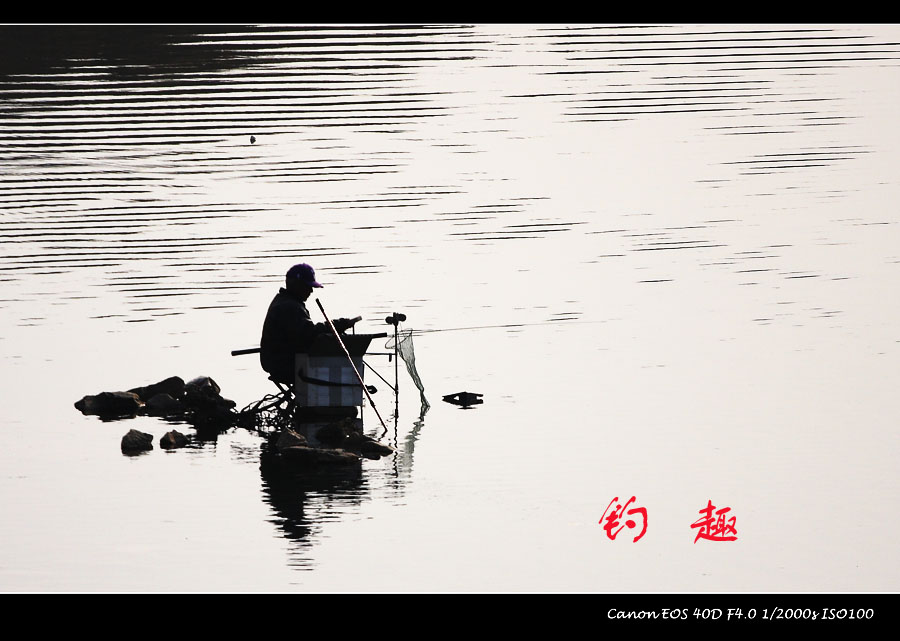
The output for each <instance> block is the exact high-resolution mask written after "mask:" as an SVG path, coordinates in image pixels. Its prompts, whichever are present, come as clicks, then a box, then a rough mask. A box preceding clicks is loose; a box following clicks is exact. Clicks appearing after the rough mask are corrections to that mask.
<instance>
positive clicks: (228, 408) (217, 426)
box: [183, 376, 239, 430]
mask: <svg viewBox="0 0 900 641" xmlns="http://www.w3.org/2000/svg"><path fill="white" fill-rule="evenodd" d="M220 392H221V388H220V387H219V386H218V385H217V384H216V382H215V381H214V380H213V379H211V378H209V377H208V376H201V377H199V378H195V379H194V380H192V381H190V382H188V383H186V384H185V387H184V400H183V403H184V406H185V412H186V413H187V414H188V420H190V422H191V424H193V425H194V426H195V427H197V428H198V429H214V430H223V429H227V428H229V427H231V426H232V425H235V424H236V423H237V422H238V417H239V415H238V413H237V412H235V411H234V408H235V406H236V405H237V403H235V402H234V401H232V400H229V399H227V398H222V396H221V395H220Z"/></svg>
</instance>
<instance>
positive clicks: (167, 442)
mask: <svg viewBox="0 0 900 641" xmlns="http://www.w3.org/2000/svg"><path fill="white" fill-rule="evenodd" d="M187 444H188V440H187V436H185V435H184V434H182V433H181V432H179V431H178V430H172V431H171V432H166V433H165V434H163V436H162V438H161V439H159V446H160V447H161V448H163V449H164V450H173V449H175V448H177V447H184V446H185V445H187Z"/></svg>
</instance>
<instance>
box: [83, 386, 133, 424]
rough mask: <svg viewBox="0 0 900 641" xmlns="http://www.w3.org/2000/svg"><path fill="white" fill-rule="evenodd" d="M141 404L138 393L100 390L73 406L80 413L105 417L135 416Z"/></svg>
mask: <svg viewBox="0 0 900 641" xmlns="http://www.w3.org/2000/svg"><path fill="white" fill-rule="evenodd" d="M143 406H144V404H143V403H142V402H141V399H140V398H139V397H138V395H137V394H133V393H131V392H101V393H100V394H97V395H96V396H85V397H84V398H82V399H81V400H80V401H78V402H76V403H75V408H76V409H77V410H79V411H80V412H81V413H82V414H95V415H97V416H101V417H106V418H112V417H126V416H136V415H137V413H138V412H139V411H140V409H141V408H142V407H143Z"/></svg>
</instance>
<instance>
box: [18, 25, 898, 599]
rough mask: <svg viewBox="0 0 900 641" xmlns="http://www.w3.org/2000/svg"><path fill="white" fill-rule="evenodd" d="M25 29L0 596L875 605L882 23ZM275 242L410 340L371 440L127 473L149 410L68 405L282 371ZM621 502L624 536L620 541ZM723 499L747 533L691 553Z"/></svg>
mask: <svg viewBox="0 0 900 641" xmlns="http://www.w3.org/2000/svg"><path fill="white" fill-rule="evenodd" d="M22 29H25V28H24V27H6V28H4V30H3V38H4V40H5V41H4V51H8V50H9V49H10V48H12V50H13V51H15V52H18V53H19V54H20V56H19V58H16V57H12V58H11V57H10V55H11V54H8V55H6V56H5V58H4V60H5V62H4V63H3V67H2V68H0V71H3V72H4V73H5V75H4V76H2V78H0V168H2V170H0V181H2V192H0V216H2V218H0V236H2V239H3V243H2V250H0V256H2V264H0V281H2V284H3V290H2V292H3V293H2V296H0V299H2V308H0V309H2V311H0V314H2V316H0V323H2V327H3V330H4V331H3V332H2V334H0V362H2V364H3V384H4V385H3V387H4V394H3V410H2V415H0V416H2V419H3V420H2V429H3V440H4V446H3V448H2V453H0V463H2V470H3V474H2V477H0V479H2V480H0V505H2V507H3V513H4V519H3V520H2V523H0V542H2V545H0V588H2V589H3V590H6V591H96V590H100V591H182V590H189V591H194V590H198V591H219V590H225V591H257V590H262V591H294V590H303V591H338V592H344V591H352V592H359V591H364V592H369V591H382V590H391V591H495V590H496V591H540V592H543V591H592V592H593V591H598V592H608V591H711V590H725V591H895V590H897V589H898V572H897V565H898V564H897V560H898V559H897V551H896V546H895V545H894V544H893V541H892V537H891V535H890V533H891V532H892V530H893V527H894V526H895V525H897V519H896V516H895V514H894V509H893V508H894V507H895V506H896V505H897V503H898V484H897V472H896V461H897V454H898V436H897V431H896V422H897V416H898V401H897V395H896V393H895V390H896V388H897V383H898V368H897V362H898V361H897V356H898V344H897V343H898V340H900V338H898V334H897V327H898V320H900V317H898V316H900V307H898V303H897V302H896V299H895V298H894V296H893V294H892V293H891V292H892V291H893V290H892V285H891V283H894V282H895V281H896V277H897V270H898V266H900V249H898V247H900V244H898V240H900V238H898V227H897V223H898V220H900V217H898V214H897V207H896V202H897V201H898V195H900V194H898V186H900V184H898V181H897V177H896V168H897V167H898V166H900V165H898V150H900V145H898V143H900V128H898V127H897V126H896V122H895V121H896V113H897V108H898V103H900V100H898V98H900V96H898V92H900V82H898V80H900V77H898V76H900V70H898V60H900V27H898V26H896V25H821V24H817V25H798V26H793V25H768V26H767V25H760V26H756V25H744V24H741V25H724V26H720V25H709V24H704V25H699V26H692V25H671V26H650V25H643V26H611V25H608V26H588V25H576V26H572V27H567V26H565V25H510V26H504V25H474V26H452V25H438V26H428V27H413V26H403V27H377V26H368V27H361V26H351V27H345V28H335V27H332V28H321V27H318V28H317V27H303V28H301V27H290V26H284V27H259V28H251V27H246V28H244V27H215V28H214V27H187V28H186V27H182V28H177V29H173V28H170V29H168V30H167V29H165V28H158V29H157V31H163V32H166V31H170V32H171V35H170V36H164V37H154V38H138V37H136V36H134V35H128V36H125V37H120V38H119V40H122V41H124V44H123V42H118V43H116V42H113V41H112V40H111V38H110V34H111V33H112V34H113V35H118V36H122V34H123V33H124V32H123V31H121V29H123V28H122V27H119V28H106V29H105V31H104V30H98V31H96V32H94V33H93V35H89V36H86V37H81V36H79V37H78V38H76V37H75V35H74V33H75V32H72V31H63V32H52V33H51V34H50V35H49V36H47V38H46V39H45V40H41V39H40V36H41V33H38V34H30V35H29V38H28V39H29V42H30V45H29V47H26V48H25V49H23V48H22V47H23V43H22V42H18V41H16V39H15V37H14V35H15V34H14V33H13V32H16V30H22ZM117 29H118V30H119V31H118V32H117ZM41 32H42V33H44V34H47V33H49V32H48V30H47V28H42V30H41ZM19 35H21V33H19ZM35 42H38V43H39V42H45V43H49V42H53V43H55V45H54V46H56V47H58V48H59V50H60V51H61V52H62V55H49V54H48V49H49V47H50V45H46V46H41V45H36V44H34V43H35ZM98 42H104V43H105V44H103V46H99V45H98ZM11 43H12V44H11ZM23 50H24V51H30V52H31V53H32V55H29V56H28V57H25V56H23V55H21V52H22V51H23ZM39 52H43V53H44V54H48V55H46V56H41V55H37V53H39ZM251 135H253V136H255V138H256V142H255V143H254V144H251V143H250V136H251ZM299 261H306V262H310V263H312V264H313V265H314V266H315V267H316V270H317V275H318V276H319V277H320V280H321V281H322V282H324V283H325V285H326V288H325V289H324V290H322V292H321V295H320V299H321V300H322V302H323V304H324V306H325V308H326V310H328V311H329V313H330V314H331V315H333V316H344V315H346V316H351V315H355V314H360V315H362V316H363V317H364V321H363V323H361V324H360V329H361V330H363V331H371V332H381V331H386V330H387V326H386V325H385V324H384V322H383V319H384V317H385V316H386V315H387V314H389V313H390V312H392V311H402V312H404V313H406V314H407V316H408V317H409V321H408V323H407V324H406V326H407V327H410V328H414V329H416V330H417V332H421V333H417V335H416V338H415V341H416V342H415V346H416V355H417V359H418V366H419V372H420V374H421V375H422V378H423V381H424V383H425V389H426V395H427V396H428V398H429V400H430V401H431V404H432V407H431V409H430V411H428V413H427V414H425V416H424V418H423V419H422V420H419V416H418V415H419V405H418V395H417V393H416V392H415V389H414V387H413V386H412V383H411V382H410V381H409V379H408V378H402V379H401V387H402V389H401V407H400V416H399V420H398V421H397V424H396V426H395V425H393V424H391V425H390V427H391V433H390V434H389V435H388V437H387V439H386V440H387V441H389V442H390V443H391V444H393V445H396V447H397V448H398V453H397V454H396V456H394V457H390V458H387V459H382V460H381V461H367V462H365V463H364V465H363V471H362V474H361V475H360V476H359V477H357V478H349V479H348V478H342V479H330V480H329V479H317V480H309V481H308V482H300V481H297V482H278V480H277V479H275V480H273V479H272V478H271V477H269V476H268V475H267V474H265V473H263V472H262V471H261V470H260V457H259V447H260V440H259V438H258V437H256V436H253V435H251V434H250V433H248V432H246V431H241V430H235V431H233V432H229V433H227V434H224V435H222V436H220V437H219V438H218V439H217V440H216V441H214V442H204V443H201V444H198V445H196V446H195V447H192V448H190V449H187V450H178V451H174V452H169V453H167V452H164V451H162V450H160V449H159V448H158V447H157V448H156V449H155V450H154V451H152V452H150V453H148V454H145V455H142V456H138V457H124V456H122V455H121V454H120V452H119V440H120V438H121V436H122V434H124V433H125V432H126V431H127V430H128V429H130V428H132V427H135V428H137V429H141V430H143V431H146V432H150V433H152V434H154V436H155V440H158V438H159V436H161V435H162V434H163V433H164V432H166V431H168V430H169V429H170V428H171V427H172V426H171V425H170V424H168V423H165V422H163V421H160V420H158V419H152V418H138V419H134V420H132V421H123V422H110V423H104V422H101V421H99V420H97V419H96V418H94V417H85V416H82V415H81V414H80V413H78V412H77V411H76V410H75V409H74V408H73V405H72V404H73V403H74V402H75V401H76V400H78V399H79V398H81V397H82V396H84V395H85V394H94V393H97V392H100V391H104V390H115V389H127V388H130V387H135V386H138V385H143V384H147V383H151V382H155V381H157V380H160V379H162V378H165V377H167V376H170V375H180V376H182V377H184V378H192V377H194V376H197V375H201V374H206V375H210V376H212V377H213V378H215V379H216V380H217V381H218V382H219V384H220V385H221V386H222V389H223V394H224V395H225V396H228V397H229V398H233V399H234V400H235V401H237V402H238V405H240V406H242V405H244V404H246V403H248V402H250V401H252V400H255V399H257V398H259V397H261V396H262V395H263V394H266V393H268V392H270V391H271V389H270V388H271V385H270V384H269V383H268V381H266V379H265V376H264V375H263V373H262V372H261V370H260V369H259V367H258V362H257V360H256V358H255V357H254V356H243V357H239V358H233V357H231V356H230V354H229V353H230V350H232V349H236V348H243V347H251V346H254V345H256V344H257V341H258V337H259V331H260V327H261V323H262V318H263V315H264V313H265V308H266V305H267V304H268V302H269V300H270V298H271V297H272V295H273V294H274V293H275V291H277V288H278V287H279V285H280V282H281V279H282V276H283V274H284V272H285V271H286V269H287V268H288V267H289V266H290V265H291V264H293V263H295V262H299ZM311 310H312V311H313V315H314V316H317V314H318V312H317V310H316V308H315V305H311ZM472 328H476V329H472ZM451 329H454V330H456V331H446V330H451ZM433 330H442V331H433ZM380 347H381V344H380V343H378V344H376V345H375V346H374V347H373V349H376V348H380ZM368 360H370V362H371V363H372V364H373V365H375V366H376V367H379V369H380V370H381V371H383V372H384V373H385V374H386V375H388V374H392V371H391V370H392V365H389V364H388V363H386V361H385V359H383V358H377V357H375V358H371V359H368ZM401 376H402V373H401ZM376 384H377V381H376ZM463 390H469V391H473V392H479V393H483V394H484V399H485V402H484V404H483V405H481V406H479V407H477V408H474V409H470V410H466V411H464V410H461V409H459V408H457V407H455V406H452V405H448V404H446V403H443V402H441V401H440V398H441V396H442V395H445V394H451V393H454V392H459V391H463ZM376 402H377V403H378V407H379V410H380V411H381V412H382V415H384V416H389V415H390V413H391V409H392V408H391V403H390V398H389V392H388V391H387V390H383V391H382V392H381V394H380V395H376ZM366 421H367V423H366V424H367V428H368V431H369V432H371V433H375V434H376V435H377V434H378V433H379V432H380V431H381V429H380V426H379V425H378V423H377V421H376V420H374V416H373V415H372V412H371V411H370V410H369V409H367V410H366ZM180 427H181V429H182V430H183V431H190V427H189V426H180ZM632 495H634V496H636V498H637V504H638V505H641V506H644V507H646V508H647V510H648V528H647V533H646V535H645V536H644V537H643V538H642V539H641V540H640V541H638V542H637V543H632V542H631V537H626V535H627V534H628V532H629V531H628V530H625V531H623V533H622V534H621V535H620V536H619V538H618V539H617V540H615V541H611V540H609V539H607V538H606V536H605V534H604V531H603V529H602V528H601V527H600V525H599V524H598V521H599V519H600V517H601V515H602V514H603V511H604V509H605V508H606V507H607V505H608V504H609V502H610V500H611V499H612V498H613V497H616V496H618V497H622V498H623V500H624V499H627V498H629V497H630V496H632ZM707 500H712V502H713V503H714V504H715V505H716V506H717V507H722V506H729V507H731V508H732V512H731V514H732V515H734V516H735V517H736V519H737V521H736V526H737V532H738V540H737V541H734V542H709V541H700V542H698V543H696V544H694V542H693V541H694V535H695V533H696V530H695V529H692V528H691V527H690V526H691V524H692V523H693V522H694V521H695V520H696V519H697V518H699V515H698V511H699V510H700V509H701V508H703V507H705V505H706V502H707Z"/></svg>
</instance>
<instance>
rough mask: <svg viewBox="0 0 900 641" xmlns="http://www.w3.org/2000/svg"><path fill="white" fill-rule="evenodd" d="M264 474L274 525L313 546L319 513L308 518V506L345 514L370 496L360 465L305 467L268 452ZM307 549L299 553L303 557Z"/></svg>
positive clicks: (262, 464) (262, 468)
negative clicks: (347, 509)
mask: <svg viewBox="0 0 900 641" xmlns="http://www.w3.org/2000/svg"><path fill="white" fill-rule="evenodd" d="M260 472H261V474H262V481H263V482H262V492H263V498H264V499H265V501H266V502H267V503H269V504H270V505H271V506H272V508H273V510H274V513H275V516H276V518H274V519H273V521H272V522H273V523H276V524H277V525H278V527H279V528H280V529H281V530H282V531H283V533H284V536H285V537H286V538H288V539H292V540H294V541H306V542H309V539H310V537H311V536H312V535H314V534H315V533H316V531H317V530H318V527H319V526H318V518H317V515H318V511H314V512H313V513H312V514H307V510H306V507H307V502H312V503H314V504H315V503H322V502H324V504H325V505H327V506H329V509H333V510H341V509H344V508H343V507H342V506H346V505H353V504H358V503H359V502H360V501H361V500H362V499H363V497H364V496H365V495H366V488H365V486H364V484H363V482H362V474H363V471H362V465H360V464H356V465H302V464H298V463H297V462H296V461H293V462H289V461H285V460H284V458H283V457H282V456H281V455H280V454H277V453H276V452H275V451H274V448H266V449H264V450H263V452H262V455H261V456H260ZM303 549H304V548H299V549H298V550H296V552H298V553H300V554H301V555H303Z"/></svg>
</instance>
